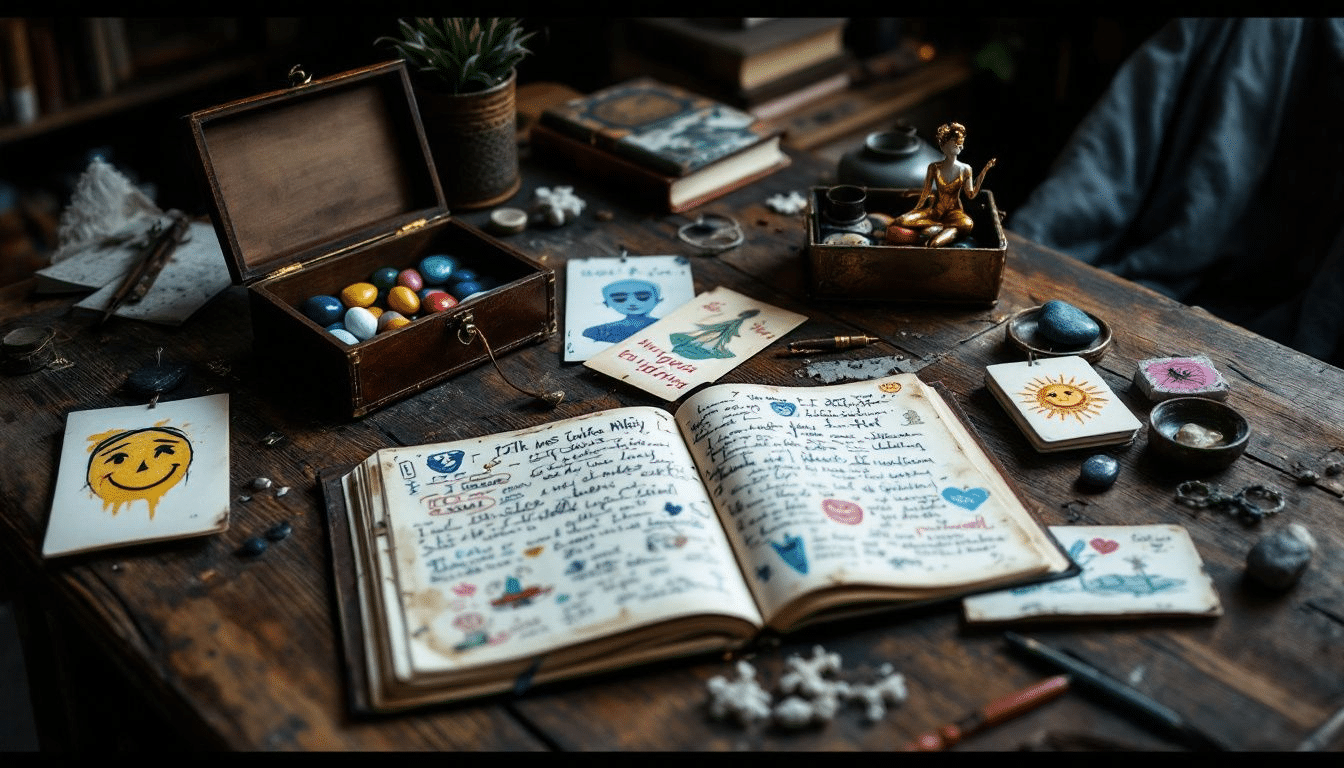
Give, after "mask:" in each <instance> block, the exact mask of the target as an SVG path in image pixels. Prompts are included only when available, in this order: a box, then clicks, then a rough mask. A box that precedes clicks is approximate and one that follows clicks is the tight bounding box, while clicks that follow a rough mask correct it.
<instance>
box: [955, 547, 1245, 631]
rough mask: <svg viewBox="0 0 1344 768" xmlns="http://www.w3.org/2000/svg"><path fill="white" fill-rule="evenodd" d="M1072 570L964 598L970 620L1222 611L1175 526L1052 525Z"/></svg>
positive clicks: (1210, 582) (1194, 553)
mask: <svg viewBox="0 0 1344 768" xmlns="http://www.w3.org/2000/svg"><path fill="white" fill-rule="evenodd" d="M1050 533H1051V534H1052V535H1053V536H1054V537H1055V538H1056V539H1057V540H1058V541H1059V543H1060V545H1061V546H1063V547H1064V548H1065V549H1066V550H1067V551H1068V553H1069V558H1070V559H1072V560H1073V561H1074V562H1075V563H1077V564H1078V566H1079V567H1080V568H1082V571H1081V572H1080V573H1079V574H1078V575H1077V576H1071V577H1069V578H1067V579H1059V580H1056V581H1046V582H1041V583H1039V584H1031V585H1028V586H1024V587H1015V588H1012V589H1005V590H1000V591H997V592H988V593H985V594H981V595H975V596H973V597H968V598H965V599H964V600H963V601H962V607H963V609H964V610H965V612H966V620H967V621H968V622H972V623H975V622H1000V621H1014V620H1019V619H1036V620H1041V619H1052V618H1053V619H1066V618H1076V617H1087V616H1091V617H1096V618H1136V617H1143V616H1159V615H1174V616H1221V615H1222V613H1223V608H1222V604H1221V603H1220V602H1219V599H1218V593H1217V591H1216V590H1215V589H1214V586H1213V580H1212V579H1210V578H1209V575H1208V573H1207V572H1206V571H1205V570H1204V563H1203V561H1202V560H1201V559H1200V557H1199V552H1198V550H1196V549H1195V545H1194V542H1193V541H1192V540H1191V538H1190V533H1189V532H1188V531H1186V529H1185V528H1183V527H1181V526H1179V525H1166V524H1154V525H1074V526H1069V525H1057V526H1051V527H1050Z"/></svg>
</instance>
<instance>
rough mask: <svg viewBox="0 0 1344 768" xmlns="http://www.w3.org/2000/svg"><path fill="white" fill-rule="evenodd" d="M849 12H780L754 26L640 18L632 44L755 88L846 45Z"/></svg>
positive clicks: (631, 28) (628, 40)
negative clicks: (793, 14) (839, 15)
mask: <svg viewBox="0 0 1344 768" xmlns="http://www.w3.org/2000/svg"><path fill="white" fill-rule="evenodd" d="M847 22H848V19H845V18H818V17H801V18H775V19H768V20H765V21H762V22H761V23H759V24H755V25H752V26H749V27H743V26H741V25H730V24H724V23H722V22H719V21H716V20H714V19H704V18H636V19H630V20H629V21H628V22H627V23H626V24H625V26H624V27H623V28H622V33H623V35H624V39H623V43H624V45H625V46H626V47H628V48H630V49H633V50H639V51H643V52H644V53H645V54H646V55H648V56H650V57H652V58H654V59H657V60H659V61H665V62H668V63H669V64H673V65H676V66H679V67H682V68H683V69H686V70H687V71H690V72H693V73H695V74H697V75H699V76H701V77H705V78H707V79H710V80H713V81H717V82H720V83H723V84H725V85H729V86H732V87H734V88H739V89H744V90H749V89H752V88H756V87H758V86H761V85H764V84H767V83H770V82H772V81H774V80H776V79H778V78H781V77H784V76H786V75H789V74H791V73H794V72H797V71H799V70H801V69H806V68H807V67H809V66H812V65H814V64H817V63H819V62H821V61H825V60H826V59H830V58H834V57H835V56H838V55H840V54H841V53H843V52H844V50H845V45H844V32H845V25H846V23H847Z"/></svg>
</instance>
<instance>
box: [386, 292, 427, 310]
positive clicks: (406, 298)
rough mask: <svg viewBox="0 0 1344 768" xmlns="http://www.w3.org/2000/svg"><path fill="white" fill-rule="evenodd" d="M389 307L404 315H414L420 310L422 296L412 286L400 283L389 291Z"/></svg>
mask: <svg viewBox="0 0 1344 768" xmlns="http://www.w3.org/2000/svg"><path fill="white" fill-rule="evenodd" d="M387 308H388V309H394V310H396V311H398V312H400V313H401V314H403V315H414V314H415V313H416V312H419V311H420V297H419V296H418V295H416V293H415V291H412V290H411V289H410V288H407V287H406V286H404V285H398V286H396V287H394V288H393V289H392V290H390V291H388V292H387Z"/></svg>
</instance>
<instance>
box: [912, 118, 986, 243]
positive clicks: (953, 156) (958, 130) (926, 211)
mask: <svg viewBox="0 0 1344 768" xmlns="http://www.w3.org/2000/svg"><path fill="white" fill-rule="evenodd" d="M934 139H935V140H936V141H937V142H938V148H939V149H941V150H942V151H943V160H941V161H939V162H934V163H929V170H928V172H926V173H925V174H924V189H923V190H922V191H921V192H920V194H919V200H918V201H917V202H916V203H915V207H914V208H912V209H911V210H910V212H909V213H906V214H902V215H900V216H897V217H896V220H895V221H894V222H893V224H892V226H896V227H905V228H907V229H913V230H915V231H917V232H919V233H920V235H921V237H923V238H926V241H925V245H927V246H928V247H930V248H938V247H940V246H944V245H947V244H948V243H951V242H952V241H953V240H956V239H957V237H958V236H961V235H968V234H970V232H971V229H972V228H973V227H974V226H975V225H974V223H973V222H972V221H971V217H970V216H969V215H968V214H967V213H966V211H964V210H962V207H961V195H962V193H963V191H964V192H965V194H966V199H967V200H974V199H975V196H976V195H978V194H980V185H981V184H983V183H984V181H985V173H986V172H988V171H989V169H990V168H993V167H994V160H990V161H989V162H987V163H985V167H984V168H981V169H980V175H979V176H978V177H977V178H976V179H975V182H974V183H972V182H971V166H969V165H967V164H966V163H963V162H961V161H960V160H958V159H957V155H960V154H961V149H962V146H963V145H964V144H965V142H966V126H964V125H962V124H961V123H944V124H942V125H940V126H938V130H937V132H936V133H934Z"/></svg>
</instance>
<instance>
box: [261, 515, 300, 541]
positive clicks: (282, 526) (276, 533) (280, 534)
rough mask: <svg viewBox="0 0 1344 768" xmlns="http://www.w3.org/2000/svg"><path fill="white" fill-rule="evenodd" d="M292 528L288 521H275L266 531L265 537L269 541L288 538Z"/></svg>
mask: <svg viewBox="0 0 1344 768" xmlns="http://www.w3.org/2000/svg"><path fill="white" fill-rule="evenodd" d="M293 530H294V529H293V528H292V527H290V525H289V521H288V520H283V521H281V522H278V523H276V524H275V525H272V526H271V527H270V529H268V530H267V531H266V538H268V539H270V540H271V541H282V540H284V539H286V538H289V534H290V533H291V532H292V531H293Z"/></svg>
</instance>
